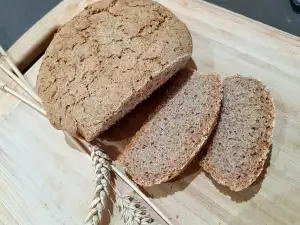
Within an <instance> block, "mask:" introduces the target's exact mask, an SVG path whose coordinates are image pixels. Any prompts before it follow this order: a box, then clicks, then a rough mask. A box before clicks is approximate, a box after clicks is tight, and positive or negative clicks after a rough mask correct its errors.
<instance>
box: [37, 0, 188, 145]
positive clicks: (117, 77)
mask: <svg viewBox="0 0 300 225" xmlns="http://www.w3.org/2000/svg"><path fill="white" fill-rule="evenodd" d="M191 52H192V39H191V35H190V33H189V31H188V29H187V27H186V26H185V25H184V24H183V23H182V22H181V21H180V20H179V19H177V17H176V16H175V15H173V14H172V13H171V12H170V11H169V10H168V9H166V8H165V7H163V6H162V5H160V4H158V3H156V2H153V1H150V0H104V1H101V2H97V3H94V4H92V5H90V6H88V7H86V8H85V9H84V10H83V11H82V12H80V13H79V14H78V15H77V16H75V17H74V18H73V19H72V20H71V21H70V22H68V23H67V24H65V25H64V26H63V27H62V28H60V29H59V31H58V32H57V33H56V34H55V36H54V38H53V41H52V42H51V44H50V46H49V47H48V49H47V50H46V53H45V56H44V59H43V63H42V65H41V68H40V72H39V75H38V79H37V90H38V94H39V96H40V97H41V99H42V101H43V105H44V107H45V110H46V112H47V116H48V118H49V120H50V122H51V123H52V124H53V126H54V127H56V128H57V129H60V130H65V131H68V132H70V133H71V134H72V135H74V136H77V135H79V136H83V137H84V138H85V139H86V140H88V141H90V140H92V139H93V138H95V136H97V135H98V134H99V133H100V132H102V131H104V130H106V129H108V128H109V127H110V126H111V125H113V124H114V123H115V122H116V121H118V120H119V119H120V118H121V117H123V116H124V115H125V114H126V113H128V112H129V111H130V110H131V109H133V108H134V107H135V106H136V105H137V104H138V103H140V102H141V101H142V100H144V99H145V98H147V97H148V96H149V95H150V94H151V93H152V92H153V91H154V90H155V89H157V88H158V87H159V86H160V85H161V84H163V83H164V82H165V81H167V80H168V79H169V78H170V77H171V76H172V75H173V74H175V73H176V72H177V71H178V70H179V69H181V68H183V67H184V66H185V64H186V63H187V61H188V60H189V58H190V56H191Z"/></svg>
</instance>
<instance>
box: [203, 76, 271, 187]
mask: <svg viewBox="0 0 300 225" xmlns="http://www.w3.org/2000/svg"><path fill="white" fill-rule="evenodd" d="M273 127H274V106H273V102H272V97H271V93H270V92H269V91H268V90H267V89H266V87H265V86H264V85H263V84H262V83H261V82H260V81H258V80H256V79H254V78H248V77H242V76H239V75H236V76H233V77H229V78H226V79H225V81H224V86H223V101H222V107H221V113H220V120H219V122H218V125H217V128H216V131H215V133H214V134H213V135H212V138H210V140H209V142H208V144H207V145H206V146H205V149H204V150H203V151H204V152H205V154H204V156H203V157H202V159H201V160H200V165H201V166H202V167H203V168H204V170H205V171H207V172H209V173H210V174H211V176H212V177H213V178H214V179H215V180H216V181H217V182H219V183H220V184H223V185H226V186H228V187H229V188H230V189H231V190H233V191H240V190H242V189H244V188H247V187H248V186H249V185H250V184H251V183H253V182H254V181H255V179H256V178H257V177H258V176H259V174H260V173H261V171H262V169H263V167H264V163H265V160H266V158H267V154H268V152H269V148H270V146H271V141H272V140H271V139H272V131H273Z"/></svg>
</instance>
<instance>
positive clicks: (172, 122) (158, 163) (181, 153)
mask: <svg viewBox="0 0 300 225" xmlns="http://www.w3.org/2000/svg"><path fill="white" fill-rule="evenodd" d="M168 84H169V85H170V87H169V89H168V90H167V92H166V94H165V95H164V96H162V98H163V99H164V100H163V103H162V104H161V106H160V107H159V109H157V111H156V112H155V113H154V114H153V115H152V116H151V117H150V119H149V121H148V122H146V123H145V124H144V126H143V127H142V128H141V130H140V131H139V132H138V133H137V134H136V135H135V137H134V138H133V139H132V141H131V143H130V144H129V145H128V146H127V147H126V149H125V151H124V152H123V154H122V155H121V157H120V158H119V161H120V163H121V165H122V166H123V167H124V168H125V170H126V172H127V173H129V174H130V175H131V177H132V179H133V180H134V181H135V182H137V183H138V184H140V185H142V186H151V185H154V184H159V183H162V182H165V181H167V180H170V179H172V178H173V177H175V176H177V175H178V174H179V173H180V172H181V171H182V170H183V169H184V168H185V167H186V166H187V165H188V164H189V162H190V161H191V160H192V159H193V158H194V157H195V156H196V154H197V153H198V152H199V151H200V149H201V147H202V145H203V144H204V143H205V142H206V140H207V138H208V136H209V135H210V134H211V131H212V130H213V128H214V126H215V124H216V121H217V118H218V112H219V109H220V104H221V99H222V84H221V80H220V77H219V76H218V75H215V74H210V75H200V74H198V73H197V72H192V71H190V70H185V71H181V72H180V73H179V74H178V75H176V77H174V78H172V79H171V81H170V83H168Z"/></svg>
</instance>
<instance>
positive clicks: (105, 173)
mask: <svg viewBox="0 0 300 225" xmlns="http://www.w3.org/2000/svg"><path fill="white" fill-rule="evenodd" d="M0 58H4V59H5V61H7V62H8V64H9V65H10V66H11V68H12V69H13V71H14V73H15V74H14V73H12V72H11V71H10V70H8V69H6V68H5V67H4V66H3V64H1V63H0V68H1V69H2V70H3V71H4V72H5V73H6V74H8V75H9V77H11V78H12V79H13V80H14V81H15V82H16V83H17V84H18V85H19V86H20V87H22V88H23V89H24V90H25V91H26V92H27V93H28V94H29V95H30V96H31V97H32V98H33V99H35V100H36V101H37V102H38V103H40V104H41V100H40V98H39V97H38V96H37V95H36V93H35V92H34V91H33V89H32V87H30V88H29V86H30V85H29V84H28V82H27V81H26V80H25V78H24V77H23V75H22V73H21V72H20V71H19V70H18V68H17V67H16V66H15V65H14V64H13V62H12V60H11V59H10V58H9V57H8V55H7V54H6V53H5V51H4V50H3V48H2V47H1V46H0ZM20 77H22V78H20ZM0 89H1V90H4V91H6V92H8V93H10V94H12V95H13V96H15V97H17V98H18V99H20V100H21V101H23V102H24V103H26V104H27V105H29V106H31V107H32V108H33V109H35V110H37V111H38V112H40V113H41V114H43V115H44V116H46V113H45V111H44V109H43V108H42V107H41V106H40V105H36V104H34V103H32V102H31V101H29V100H28V99H26V98H25V97H24V96H22V95H20V94H18V93H16V92H14V91H13V90H12V89H10V88H9V87H7V85H6V84H2V83H1V82H0ZM65 134H66V135H67V137H68V138H69V139H70V140H71V141H72V142H73V143H74V144H75V145H76V146H77V147H78V148H79V149H80V150H81V151H82V152H84V153H89V152H88V151H86V149H85V148H84V147H83V146H86V143H84V141H83V140H79V139H75V138H74V137H72V136H71V135H70V134H69V133H67V132H65ZM88 146H89V148H90V150H91V152H92V155H91V156H92V157H91V158H92V161H93V162H94V163H93V164H94V167H95V172H96V179H95V182H96V190H95V197H94V199H93V201H92V204H91V210H90V212H89V214H88V216H87V218H86V222H87V221H89V220H91V219H92V221H93V224H95V225H96V224H99V222H100V221H101V215H102V212H103V210H104V209H105V207H106V201H105V200H106V199H107V196H108V189H107V187H108V185H110V186H111V187H112V188H113V185H112V184H111V180H110V178H111V176H110V173H111V171H112V170H113V171H114V172H115V173H116V174H117V175H118V176H119V177H120V178H121V179H122V180H123V181H124V182H125V183H127V184H128V185H129V186H130V187H131V188H132V189H133V190H134V191H135V192H136V193H137V194H139V195H140V196H141V198H142V199H144V200H145V201H146V202H147V203H148V204H149V205H150V206H151V207H152V208H153V210H154V211H156V212H157V213H158V215H160V216H161V218H162V219H164V220H165V222H166V223H167V224H170V225H172V222H171V221H170V219H169V218H168V217H167V216H166V215H165V214H164V213H163V212H161V210H160V209H159V208H158V207H157V206H156V205H155V204H154V203H153V202H152V201H150V199H149V198H148V197H147V196H146V195H145V194H144V193H143V192H141V191H140V189H139V188H138V187H137V186H136V185H135V184H134V183H133V182H132V181H131V180H130V179H129V178H128V177H127V176H126V175H124V174H123V173H122V172H121V171H120V170H119V169H118V168H117V167H115V166H114V165H113V164H110V162H109V160H108V159H109V158H108V156H107V155H106V154H105V153H104V152H103V151H101V150H100V149H99V148H98V147H95V146H92V145H90V144H88ZM101 168H102V169H101ZM104 187H105V188H104ZM102 188H103V189H102ZM113 189H114V188H113ZM114 190H115V191H116V192H117V193H119V192H118V191H117V190H116V189H114ZM126 198H127V197H126V196H123V197H122V195H120V194H118V198H117V202H118V204H119V205H120V203H121V202H123V203H127V202H128V201H124V199H126ZM127 200H128V199H127ZM130 200H131V201H134V202H135V206H138V205H140V204H139V203H138V202H137V201H136V200H134V199H133V197H130ZM122 206H123V207H119V209H120V211H121V214H122V215H136V217H130V218H134V219H133V220H128V217H124V216H123V218H124V220H125V223H126V225H129V224H130V225H131V224H150V223H152V221H153V219H151V218H150V216H149V214H147V213H145V211H144V209H143V210H141V209H138V208H134V207H133V204H129V205H126V204H123V205H122ZM127 206H128V207H127ZM146 215H147V216H146ZM126 221H127V222H126ZM128 221H129V223H128ZM132 221H136V223H133V222H132ZM137 221H140V223H137ZM141 222H143V223H141Z"/></svg>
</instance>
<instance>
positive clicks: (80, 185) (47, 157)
mask: <svg viewBox="0 0 300 225" xmlns="http://www.w3.org/2000/svg"><path fill="white" fill-rule="evenodd" d="M92 2H93V1H91V0H90V1H80V0H64V1H63V2H61V3H60V4H59V5H58V6H57V7H56V8H54V9H53V10H52V11H51V12H49V13H48V14H47V15H46V16H45V17H44V18H42V19H41V20H40V21H39V22H38V23H37V24H36V25H35V26H33V27H32V28H31V29H30V30H29V31H28V32H27V33H26V34H24V35H23V36H22V37H21V38H20V39H19V40H18V41H17V42H16V43H15V45H14V46H12V47H11V49H9V54H10V56H11V57H12V58H13V59H14V60H15V62H16V63H17V64H18V66H19V67H20V68H21V69H23V70H24V69H26V68H27V69H28V68H30V69H29V70H28V71H27V73H26V76H27V78H28V79H29V80H30V82H31V83H32V84H34V83H35V78H36V75H37V73H38V69H39V66H40V63H41V59H40V56H41V54H42V52H43V51H44V50H45V48H46V46H47V45H48V43H49V41H50V40H51V38H52V36H53V33H54V32H55V31H56V30H57V28H58V27H60V26H61V25H62V24H64V23H65V22H67V21H68V20H69V19H70V18H72V17H73V16H74V15H76V14H77V13H78V12H79V11H80V10H82V9H83V8H84V6H85V5H87V4H89V3H92ZM158 2H160V3H161V4H163V5H165V6H166V7H168V8H169V9H170V10H171V11H172V12H174V13H175V14H176V15H177V16H178V17H179V18H180V19H181V20H183V21H184V22H185V23H186V24H187V26H188V27H189V29H190V30H191V33H192V36H193V42H194V51H193V57H192V58H193V60H190V62H189V64H188V66H189V67H193V68H197V69H198V71H200V72H203V73H209V72H217V73H220V74H222V75H223V76H228V75H233V74H237V73H239V74H242V75H245V76H252V77H256V78H258V79H260V80H262V81H263V82H264V83H265V84H266V85H267V86H268V87H269V89H270V90H271V92H272V94H273V96H274V103H275V107H276V124H275V130H274V138H273V147H272V151H271V154H270V157H269V159H268V162H267V166H266V167H265V170H264V172H263V175H262V176H261V177H260V178H259V179H258V180H257V181H256V182H255V183H254V184H253V185H252V186H251V187H250V188H248V189H246V190H244V191H241V192H238V193H235V192H232V191H230V190H229V189H228V188H226V187H223V186H220V185H218V184H216V182H214V181H213V180H211V179H210V178H209V177H208V176H207V175H206V174H205V173H204V172H203V171H202V170H201V169H200V168H199V167H198V166H197V165H194V164H191V165H190V166H189V167H188V169H187V170H186V171H185V172H184V173H183V174H182V175H180V176H179V177H178V178H176V179H175V180H174V181H171V182H168V183H165V184H162V185H158V186H155V187H152V188H147V189H145V190H144V191H145V192H146V193H148V194H149V196H151V198H152V199H153V201H154V202H155V203H156V204H157V205H159V206H160V208H162V209H163V211H164V212H165V213H167V214H168V215H169V216H170V218H171V220H172V221H173V222H174V224H183V225H185V224H191V225H198V224H272V225H273V224H300V214H299V212H300V163H299V162H300V39H299V38H298V37H295V36H292V35H290V34H287V33H284V32H282V31H279V30H277V29H274V28H272V27H269V26H266V25H264V24H261V23H258V22H255V21H253V20H250V19H248V18H246V17H243V16H240V15H238V14H235V13H232V12H230V11H227V10H225V9H222V8H219V7H217V6H214V5H211V4H209V3H206V2H203V1H200V0H190V1H187V0H172V1H171V0H170V1H167V0H159V1H158ZM0 80H1V81H3V80H5V81H6V82H7V83H10V84H11V85H10V86H11V87H15V85H13V84H12V82H11V81H10V80H8V79H7V78H6V77H5V75H4V74H3V73H2V71H0ZM150 106H151V104H150V102H147V103H144V104H142V105H141V106H139V107H138V109H137V110H136V111H135V112H134V113H133V114H130V115H129V116H127V117H126V118H125V119H124V120H122V121H121V122H120V123H118V124H117V125H116V126H115V127H114V128H112V129H110V130H109V131H108V132H106V133H105V134H104V135H102V136H101V137H100V138H99V139H98V142H99V143H101V144H104V146H105V149H106V150H107V151H108V152H109V153H110V154H111V153H114V154H113V155H115V154H117V153H118V152H119V151H121V150H122V148H123V146H124V144H125V143H126V142H127V141H128V140H129V139H130V137H131V136H132V135H133V133H134V131H135V130H136V129H138V127H139V126H140V124H139V123H136V118H135V117H134V116H136V115H138V118H139V120H138V121H139V122H140V121H143V119H144V116H145V115H146V114H147V110H146V109H147V108H148V107H150ZM133 119H135V120H133ZM125 128H126V129H125ZM128 128H130V129H128ZM0 176H1V178H0V224H5V225H14V224H22V225H23V224H24V225H35V224H36V225H40V224H44V225H48V224H49V225H56V224H57V225H62V224H65V225H74V224H83V221H84V217H85V215H86V214H87V212H88V206H89V203H90V201H91V199H92V194H93V184H92V179H93V171H92V166H91V163H90V161H89V159H88V157H86V155H84V154H83V153H80V152H78V151H76V150H75V149H74V148H72V147H71V146H70V145H68V143H67V141H66V140H65V138H64V135H63V133H62V132H60V131H56V130H55V129H54V128H52V127H51V125H50V124H49V122H48V121H47V120H46V119H45V118H43V117H42V116H41V115H39V114H38V113H36V112H34V111H33V110H32V109H30V108H29V107H27V106H26V105H24V104H22V103H20V102H19V101H18V100H16V99H14V98H13V97H11V96H9V95H8V94H3V93H2V92H0ZM118 187H119V188H120V189H121V190H122V191H123V192H128V191H130V189H128V188H127V187H126V186H125V185H123V186H122V184H121V182H118ZM113 214H114V215H117V212H116V211H115V210H114V211H113ZM154 216H155V215H154ZM160 222H161V221H160ZM110 223H111V224H122V221H121V220H120V219H119V218H118V216H113V217H112V219H111V221H110ZM162 224H163V223H162Z"/></svg>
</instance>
